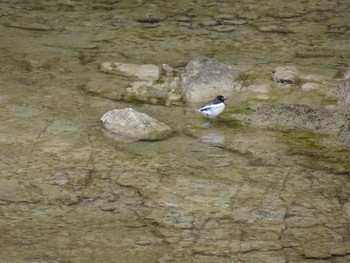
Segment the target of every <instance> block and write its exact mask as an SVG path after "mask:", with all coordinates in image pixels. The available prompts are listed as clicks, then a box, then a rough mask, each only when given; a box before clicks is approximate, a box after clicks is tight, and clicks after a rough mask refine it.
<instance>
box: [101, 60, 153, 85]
mask: <svg viewBox="0 0 350 263" xmlns="http://www.w3.org/2000/svg"><path fill="white" fill-rule="evenodd" d="M100 69H101V71H103V72H106V73H112V74H117V75H120V76H123V77H126V78H131V79H136V80H146V81H154V80H158V79H159V77H160V69H159V67H158V66H156V65H152V64H143V65H136V64H128V63H119V62H104V63H102V64H101V66H100Z"/></svg>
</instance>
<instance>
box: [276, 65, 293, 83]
mask: <svg viewBox="0 0 350 263" xmlns="http://www.w3.org/2000/svg"><path fill="white" fill-rule="evenodd" d="M272 79H273V80H274V81H275V82H279V83H283V84H295V83H296V82H297V81H298V80H299V71H298V69H297V68H296V67H293V66H278V67H276V68H275V69H274V70H273V71H272Z"/></svg>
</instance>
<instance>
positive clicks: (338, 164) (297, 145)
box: [280, 129, 350, 173]
mask: <svg viewBox="0 0 350 263" xmlns="http://www.w3.org/2000/svg"><path fill="white" fill-rule="evenodd" d="M280 138H281V140H282V141H283V142H284V143H285V144H286V145H287V146H288V150H287V154H289V155H299V156H300V155H302V156H304V157H306V158H307V160H308V161H310V165H313V166H319V165H321V166H322V168H327V169H332V170H333V169H335V170H337V171H338V172H340V173H343V172H346V171H349V169H350V164H349V159H350V150H349V149H346V148H343V147H341V146H331V145H336V144H335V143H334V142H335V141H336V140H337V139H336V138H335V137H334V136H332V135H329V134H322V133H314V132H311V131H306V130H294V129H286V130H283V131H280Z"/></svg>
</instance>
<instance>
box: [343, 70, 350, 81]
mask: <svg viewBox="0 0 350 263" xmlns="http://www.w3.org/2000/svg"><path fill="white" fill-rule="evenodd" d="M344 79H350V69H349V70H347V71H346V72H345V73H344Z"/></svg>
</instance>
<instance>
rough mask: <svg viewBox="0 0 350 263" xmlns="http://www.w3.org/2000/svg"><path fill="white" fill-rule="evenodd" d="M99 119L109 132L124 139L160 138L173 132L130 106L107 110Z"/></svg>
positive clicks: (166, 136)
mask: <svg viewBox="0 0 350 263" xmlns="http://www.w3.org/2000/svg"><path fill="white" fill-rule="evenodd" d="M101 121H102V122H103V126H104V127H105V128H106V129H107V130H108V131H109V132H112V133H113V134H115V135H117V136H119V137H118V138H119V139H123V140H126V141H137V140H162V139H165V138H168V137H169V136H170V135H171V134H172V133H173V131H172V129H171V128H170V127H169V126H167V125H165V124H164V123H162V122H159V121H158V120H156V119H155V118H153V117H151V116H149V115H147V114H145V113H141V112H138V111H135V110H134V109H132V108H125V109H114V110H111V111H108V112H107V113H105V114H104V115H103V116H102V118H101ZM114 137H115V136H114ZM115 138H117V137H115Z"/></svg>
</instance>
